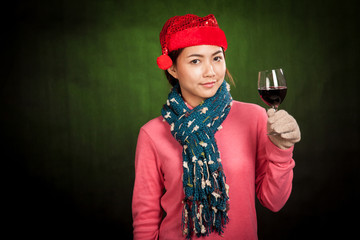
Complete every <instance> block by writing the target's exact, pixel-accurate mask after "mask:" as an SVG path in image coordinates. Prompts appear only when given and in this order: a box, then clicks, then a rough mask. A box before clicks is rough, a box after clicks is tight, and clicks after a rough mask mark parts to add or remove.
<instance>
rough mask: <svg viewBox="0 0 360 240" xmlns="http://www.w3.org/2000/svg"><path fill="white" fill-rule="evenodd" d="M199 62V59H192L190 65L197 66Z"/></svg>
mask: <svg viewBox="0 0 360 240" xmlns="http://www.w3.org/2000/svg"><path fill="white" fill-rule="evenodd" d="M199 62H200V60H199V59H194V60H192V61H191V62H190V63H193V64H198V63H199Z"/></svg>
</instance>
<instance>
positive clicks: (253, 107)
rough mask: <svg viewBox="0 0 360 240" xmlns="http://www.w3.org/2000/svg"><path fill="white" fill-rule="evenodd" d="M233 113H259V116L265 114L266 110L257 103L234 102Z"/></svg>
mask: <svg viewBox="0 0 360 240" xmlns="http://www.w3.org/2000/svg"><path fill="white" fill-rule="evenodd" d="M231 109H232V111H234V112H241V113H257V114H263V113H264V112H266V111H265V109H264V108H263V107H261V106H259V105H257V104H255V103H246V102H240V101H236V100H233V103H232V107H231Z"/></svg>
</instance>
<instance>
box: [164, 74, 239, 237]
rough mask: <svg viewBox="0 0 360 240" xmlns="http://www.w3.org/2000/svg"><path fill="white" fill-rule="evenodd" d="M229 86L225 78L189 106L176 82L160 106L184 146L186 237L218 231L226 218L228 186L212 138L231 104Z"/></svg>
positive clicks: (184, 227)
mask: <svg viewBox="0 0 360 240" xmlns="http://www.w3.org/2000/svg"><path fill="white" fill-rule="evenodd" d="M229 90H230V85H229V84H228V83H227V82H226V81H225V80H224V81H223V83H222V84H221V86H220V87H219V89H218V91H217V92H216V94H215V95H214V96H213V97H210V98H208V99H206V100H205V101H203V102H202V103H200V105H198V106H197V107H195V108H194V109H192V110H190V109H189V108H188V107H187V106H186V104H185V103H184V100H183V99H182V97H181V94H180V86H179V84H177V85H175V86H174V87H173V88H172V90H171V92H170V93H169V96H168V99H167V103H166V104H165V105H164V107H163V108H162V110H161V113H162V116H163V117H164V120H166V121H167V122H168V123H169V125H170V130H171V134H172V135H173V136H174V138H175V139H176V140H177V141H178V142H179V143H180V144H181V145H182V147H183V151H182V156H183V179H182V181H183V188H184V193H185V198H184V200H183V213H182V231H183V235H185V236H186V238H187V239H191V236H192V235H193V234H194V233H195V234H196V236H197V237H200V236H207V235H209V233H211V232H213V231H215V232H217V233H218V234H221V233H223V228H224V227H225V225H226V224H227V223H228V221H229V218H228V214H227V211H228V200H229V186H228V185H227V184H226V183H225V182H226V177H225V174H224V171H223V168H222V165H221V159H220V152H219V150H218V147H217V144H216V141H215V133H216V131H217V130H219V129H221V128H222V127H221V123H222V122H223V121H224V120H225V118H226V117H227V115H228V113H229V111H230V108H231V105H232V97H231V95H230V93H229Z"/></svg>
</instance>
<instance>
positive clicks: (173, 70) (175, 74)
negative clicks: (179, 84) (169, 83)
mask: <svg viewBox="0 0 360 240" xmlns="http://www.w3.org/2000/svg"><path fill="white" fill-rule="evenodd" d="M166 71H168V73H169V74H170V75H171V76H173V78H176V79H178V74H177V70H176V67H175V65H174V64H173V65H171V67H170V68H168V70H166Z"/></svg>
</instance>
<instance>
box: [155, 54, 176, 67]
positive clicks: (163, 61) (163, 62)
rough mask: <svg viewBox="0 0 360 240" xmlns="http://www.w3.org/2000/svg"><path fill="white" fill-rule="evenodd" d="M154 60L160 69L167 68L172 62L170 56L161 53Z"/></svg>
mask: <svg viewBox="0 0 360 240" xmlns="http://www.w3.org/2000/svg"><path fill="white" fill-rule="evenodd" d="M156 62H157V65H158V66H159V68H160V69H162V70H167V69H168V68H170V67H171V66H172V64H173V62H172V61H171V58H170V57H169V56H168V55H161V56H160V57H158V58H157V59H156Z"/></svg>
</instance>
